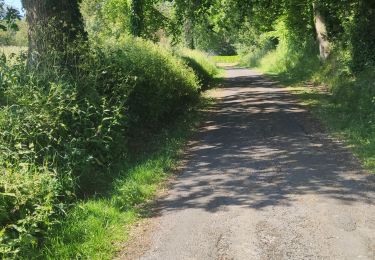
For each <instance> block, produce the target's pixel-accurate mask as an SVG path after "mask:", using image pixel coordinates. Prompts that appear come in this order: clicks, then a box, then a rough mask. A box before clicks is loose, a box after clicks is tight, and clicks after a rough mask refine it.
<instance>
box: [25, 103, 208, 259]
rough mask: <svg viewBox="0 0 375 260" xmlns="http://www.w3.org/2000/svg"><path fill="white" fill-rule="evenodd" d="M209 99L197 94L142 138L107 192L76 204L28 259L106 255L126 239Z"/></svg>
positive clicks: (145, 213) (115, 249) (143, 214)
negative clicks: (173, 118)
mask: <svg viewBox="0 0 375 260" xmlns="http://www.w3.org/2000/svg"><path fill="white" fill-rule="evenodd" d="M211 102H212V100H210V99H209V98H207V97H202V98H201V101H200V103H199V105H198V106H197V107H196V108H194V109H193V111H189V113H187V114H186V115H185V116H184V117H182V118H181V119H180V120H177V123H175V124H173V125H171V126H169V127H168V128H167V129H165V130H164V131H163V132H162V133H160V134H158V136H153V138H152V140H154V141H150V142H145V143H144V144H143V145H144V146H145V147H147V148H148V149H147V152H146V153H138V154H136V155H135V156H133V157H134V158H131V159H130V160H129V161H130V162H129V163H126V164H125V165H123V166H122V170H121V177H120V178H119V179H118V180H117V181H116V182H115V184H114V185H113V189H112V190H111V192H110V193H109V194H108V195H107V196H104V197H101V198H93V199H88V200H86V201H81V202H80V203H78V204H76V205H75V206H74V207H73V208H72V209H71V210H70V211H69V212H68V213H67V217H66V218H65V219H64V220H63V221H62V222H61V223H59V224H58V226H57V228H54V229H53V231H51V232H50V233H49V234H48V236H47V242H46V244H45V245H46V246H45V247H44V248H43V250H41V251H39V252H38V253H35V252H34V253H33V255H30V256H29V258H47V259H81V258H84V259H111V258H112V257H113V256H114V255H115V254H116V252H118V250H120V248H119V245H120V244H121V243H122V242H124V241H126V239H127V238H128V233H127V231H128V230H129V227H130V226H131V225H132V224H134V223H135V222H137V220H139V219H141V218H142V217H145V216H147V215H148V212H147V203H149V202H150V201H151V200H152V199H153V198H154V197H155V194H156V193H157V191H158V189H159V188H160V187H161V186H162V184H163V182H164V181H165V180H166V179H167V178H168V176H170V175H171V174H172V173H173V171H174V169H176V166H177V165H178V162H179V158H180V155H181V151H182V148H183V146H184V144H185V143H186V141H187V139H188V137H189V136H190V135H191V133H192V132H193V130H194V129H195V128H196V127H197V125H198V123H199V121H200V119H201V117H202V115H201V113H199V111H202V110H203V109H204V108H206V107H207V106H209V104H210V103H211ZM140 150H144V149H140Z"/></svg>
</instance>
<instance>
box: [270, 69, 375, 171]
mask: <svg viewBox="0 0 375 260" xmlns="http://www.w3.org/2000/svg"><path fill="white" fill-rule="evenodd" d="M269 76H271V77H273V78H275V79H277V80H278V81H280V82H281V83H282V84H284V85H285V86H287V87H288V89H289V90H290V91H291V93H293V94H294V95H296V96H297V97H298V99H299V100H301V102H302V103H303V104H304V105H306V106H307V107H308V108H309V110H310V111H311V112H312V113H313V114H314V115H315V116H316V117H317V118H318V119H320V120H321V122H322V123H323V124H324V125H325V127H326V128H327V130H328V131H329V132H330V134H332V135H333V136H334V137H336V138H338V139H340V140H343V141H344V142H345V143H346V144H347V145H348V146H349V147H350V149H351V150H352V151H353V153H354V154H355V155H356V157H357V158H358V159H360V161H361V162H362V164H363V166H364V167H365V168H366V169H367V170H369V171H370V172H372V173H375V122H372V120H371V116H370V117H369V116H368V112H366V113H364V112H361V111H358V110H357V111H355V110H352V109H348V108H347V107H346V106H342V104H341V103H340V102H337V100H336V99H335V97H334V96H333V95H332V93H331V91H329V90H328V88H327V87H321V86H319V85H312V84H310V83H307V82H305V81H303V80H301V79H298V78H290V77H284V76H283V75H282V74H279V75H275V74H273V75H269ZM361 80H362V81H363V80H364V79H361ZM366 114H367V115H366Z"/></svg>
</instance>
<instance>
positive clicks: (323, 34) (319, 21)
mask: <svg viewBox="0 0 375 260" xmlns="http://www.w3.org/2000/svg"><path fill="white" fill-rule="evenodd" d="M313 10H314V22H315V29H316V34H317V40H318V43H319V52H320V59H321V60H322V61H325V60H326V59H327V58H328V56H329V54H330V51H331V50H330V42H329V41H328V34H327V26H326V22H325V19H324V17H323V16H322V14H321V13H320V11H319V8H318V7H317V6H316V4H315V3H313Z"/></svg>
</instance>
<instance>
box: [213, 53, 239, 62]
mask: <svg viewBox="0 0 375 260" xmlns="http://www.w3.org/2000/svg"><path fill="white" fill-rule="evenodd" d="M211 58H212V60H213V61H214V62H216V63H238V62H240V56H238V55H237V56H212V57H211Z"/></svg>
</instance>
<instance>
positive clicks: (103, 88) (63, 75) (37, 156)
mask: <svg viewBox="0 0 375 260" xmlns="http://www.w3.org/2000/svg"><path fill="white" fill-rule="evenodd" d="M69 51H72V52H79V53H80V55H79V56H77V57H78V58H79V60H78V62H77V64H76V65H75V66H74V67H71V68H67V69H66V68H61V67H59V66H58V65H56V64H51V66H48V67H44V68H38V70H35V71H33V70H30V68H28V67H27V66H26V63H25V61H24V60H22V58H20V59H19V60H18V62H15V63H12V65H10V64H9V63H7V62H6V58H5V57H3V58H2V59H1V60H0V63H1V64H0V95H1V99H0V150H1V155H0V163H1V164H2V165H4V166H6V167H5V170H4V171H5V173H4V174H1V175H0V192H1V193H0V200H1V202H0V203H1V206H2V207H1V210H2V211H1V212H0V220H1V227H2V228H1V230H2V231H1V233H0V240H1V242H2V248H1V252H0V253H1V254H2V257H15V256H16V255H17V254H18V253H19V252H20V251H21V252H25V250H26V251H27V250H28V249H27V248H30V247H33V246H35V247H37V246H39V245H40V244H41V243H42V242H43V237H44V233H45V232H46V231H47V230H48V228H49V227H50V225H51V224H53V223H54V219H56V216H57V215H58V213H61V212H63V211H64V210H65V209H66V208H67V205H69V204H71V202H72V199H74V197H76V196H79V197H86V196H89V195H91V194H97V193H103V192H105V191H106V190H107V188H108V187H109V185H111V182H112V180H113V179H114V177H116V175H115V174H114V172H115V171H114V170H113V169H114V168H113V167H114V166H116V164H117V163H119V162H120V161H121V160H120V159H124V158H126V156H127V154H129V153H128V151H127V141H128V135H129V132H130V131H132V129H134V128H138V127H148V128H151V127H153V128H154V129H153V131H156V130H157V129H159V128H160V126H162V125H163V124H165V123H167V122H168V121H171V119H174V118H176V117H178V116H179V115H181V114H183V113H184V111H186V110H188V108H189V106H190V105H192V104H193V103H194V102H195V101H196V100H197V97H198V92H199V91H198V90H199V85H198V82H197V79H196V76H195V75H194V73H193V71H192V70H191V69H189V68H188V67H187V66H186V65H185V64H184V63H183V62H181V61H180V60H179V59H178V58H176V57H174V56H173V55H172V53H169V52H168V51H166V50H163V49H162V48H160V47H158V46H156V45H154V44H152V43H147V42H145V41H142V40H134V39H123V40H121V41H119V42H116V43H114V42H108V43H106V44H104V45H103V46H91V47H88V46H87V45H83V46H78V47H74V48H72V50H69ZM53 55H54V54H52V53H51V54H50V55H49V58H50V59H51V60H59V59H58V57H57V58H56V59H55V58H54V56H53ZM15 194H16V195H15ZM15 196H16V197H15ZM57 209H59V210H57Z"/></svg>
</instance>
